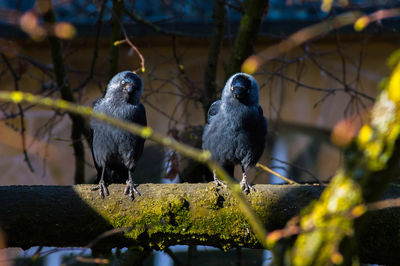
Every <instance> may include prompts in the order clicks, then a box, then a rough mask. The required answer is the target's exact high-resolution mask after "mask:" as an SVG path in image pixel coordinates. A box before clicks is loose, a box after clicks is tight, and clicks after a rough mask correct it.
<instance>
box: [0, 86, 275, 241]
mask: <svg viewBox="0 0 400 266" xmlns="http://www.w3.org/2000/svg"><path fill="white" fill-rule="evenodd" d="M0 101H10V102H14V103H16V104H19V103H21V102H29V103H34V104H38V105H41V106H45V107H49V108H54V109H63V110H66V111H68V112H70V113H74V114H79V115H81V116H83V117H93V118H95V119H98V120H99V121H102V122H104V123H108V124H110V125H113V126H116V127H119V128H122V129H125V130H126V131H129V132H131V133H133V134H136V135H138V136H141V137H143V138H148V139H150V140H153V141H154V142H156V143H158V144H161V145H163V146H166V147H170V148H172V149H174V150H176V151H178V152H179V153H180V154H182V155H183V156H187V157H189V158H191V159H193V160H196V161H199V162H202V163H204V164H206V165H207V166H208V167H209V168H210V169H211V170H212V171H214V170H215V171H216V173H217V175H218V176H219V177H220V178H221V179H222V180H223V181H225V183H226V184H227V186H228V187H229V188H230V189H231V191H232V194H233V195H234V197H235V199H236V200H237V201H238V203H239V204H238V205H239V208H240V210H241V211H242V213H243V214H244V216H245V217H246V219H247V221H248V223H249V225H250V227H251V228H252V229H253V231H254V233H255V235H256V236H257V238H258V240H259V241H260V242H261V243H262V244H263V245H264V246H265V247H266V241H265V236H266V234H267V232H266V230H265V229H264V227H263V225H262V223H261V222H260V221H259V218H258V217H257V215H256V214H255V213H254V211H253V210H252V208H251V207H250V204H249V202H248V201H247V200H246V199H245V197H244V195H243V193H242V190H241V189H240V186H239V184H238V183H236V182H235V181H233V180H232V178H231V177H230V176H229V175H228V173H227V172H226V171H225V170H224V169H223V168H222V167H221V166H220V165H218V164H217V163H216V162H214V161H213V160H211V154H210V152H209V151H202V150H199V149H196V148H193V147H191V146H188V145H185V144H183V143H180V142H178V141H176V140H175V139H173V138H169V137H168V136H166V135H164V134H161V133H158V132H155V131H153V130H152V129H151V128H150V127H143V126H140V125H138V124H135V123H128V122H125V121H123V120H119V119H116V118H114V117H111V116H108V115H106V114H104V113H99V112H94V111H93V109H92V108H91V107H88V106H82V105H78V104H74V103H71V102H67V101H64V100H60V99H58V100H53V99H51V98H48V97H45V98H44V97H39V96H35V95H33V94H30V93H22V92H19V91H14V92H0Z"/></svg>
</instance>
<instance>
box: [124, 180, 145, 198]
mask: <svg viewBox="0 0 400 266" xmlns="http://www.w3.org/2000/svg"><path fill="white" fill-rule="evenodd" d="M134 193H136V194H138V196H141V194H140V192H139V191H137V189H136V187H135V184H134V183H133V182H131V181H129V180H128V181H126V187H125V192H124V194H125V195H128V194H129V198H130V199H131V200H134V199H135V194H134Z"/></svg>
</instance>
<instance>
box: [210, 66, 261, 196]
mask: <svg viewBox="0 0 400 266" xmlns="http://www.w3.org/2000/svg"><path fill="white" fill-rule="evenodd" d="M258 91H259V89H258V84H257V81H256V80H255V79H254V78H253V77H252V76H251V75H248V74H245V73H236V74H234V75H233V76H231V77H230V78H229V80H228V81H227V82H226V84H225V87H224V89H223V91H222V97H221V100H218V101H215V102H214V103H213V104H212V105H211V106H210V109H209V110H208V117H207V122H206V125H205V127H204V132H203V145H202V148H203V149H204V150H209V151H210V152H211V156H212V159H214V160H215V161H217V162H218V163H219V164H220V165H222V166H223V167H224V169H225V170H226V171H227V172H228V173H229V174H230V175H231V176H233V174H234V167H235V165H237V164H240V165H241V167H242V181H241V182H240V186H241V188H242V190H243V191H245V192H246V193H249V192H250V190H255V189H254V188H253V187H252V186H250V185H249V183H248V180H247V175H246V172H247V170H249V169H250V168H251V167H253V166H254V165H255V164H256V163H257V161H258V160H259V159H260V157H261V155H262V153H263V151H264V146H265V142H266V135H267V129H268V123H267V120H266V119H265V118H264V116H263V110H262V108H261V106H260V105H259V96H258ZM214 182H215V183H216V185H217V186H218V185H222V186H225V184H224V183H222V182H221V181H220V180H219V179H218V177H217V175H216V172H215V171H214Z"/></svg>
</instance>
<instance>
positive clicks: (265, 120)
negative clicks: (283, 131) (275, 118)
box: [257, 105, 268, 132]
mask: <svg viewBox="0 0 400 266" xmlns="http://www.w3.org/2000/svg"><path fill="white" fill-rule="evenodd" d="M257 109H258V114H259V115H260V116H261V117H262V118H263V120H264V124H265V132H268V121H267V119H266V118H265V117H264V112H263V109H262V108H261V106H260V105H258V106H257Z"/></svg>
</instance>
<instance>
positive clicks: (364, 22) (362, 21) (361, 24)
mask: <svg viewBox="0 0 400 266" xmlns="http://www.w3.org/2000/svg"><path fill="white" fill-rule="evenodd" d="M368 24H369V18H368V17H367V16H362V17H361V18H359V19H357V20H356V22H355V23H354V30H355V31H362V30H363V29H364V28H365V27H366V26H368Z"/></svg>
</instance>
